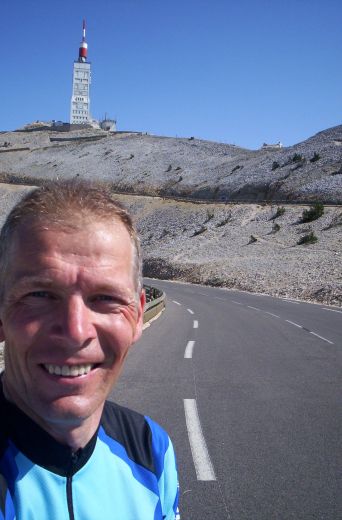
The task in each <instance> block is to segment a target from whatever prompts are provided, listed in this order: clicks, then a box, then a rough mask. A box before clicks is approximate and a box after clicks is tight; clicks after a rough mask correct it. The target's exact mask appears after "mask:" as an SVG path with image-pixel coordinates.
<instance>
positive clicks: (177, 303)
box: [172, 300, 182, 305]
mask: <svg viewBox="0 0 342 520" xmlns="http://www.w3.org/2000/svg"><path fill="white" fill-rule="evenodd" d="M172 301H173V303H175V304H176V305H182V304H181V303H179V302H176V300H172Z"/></svg>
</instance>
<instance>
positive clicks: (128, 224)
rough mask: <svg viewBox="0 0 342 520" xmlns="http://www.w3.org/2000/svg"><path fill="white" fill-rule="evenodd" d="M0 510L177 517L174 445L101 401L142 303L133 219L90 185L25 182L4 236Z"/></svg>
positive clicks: (41, 516) (132, 518) (16, 514)
mask: <svg viewBox="0 0 342 520" xmlns="http://www.w3.org/2000/svg"><path fill="white" fill-rule="evenodd" d="M0 262H1V274H0V341H5V371H4V373H3V374H2V378H1V386H0V414H1V426H0V519H2V518H3V519H6V520H9V519H14V518H16V519H17V520H32V519H38V520H64V519H65V520H67V519H71V520H73V519H75V520H97V519H99V520H107V519H108V520H109V519H110V520H149V519H151V520H157V519H167V520H170V519H172V520H174V519H175V518H176V517H178V515H177V513H176V509H177V495H178V493H177V473H176V465H175V458H174V452H173V448H172V444H171V442H170V440H169V438H168V436H167V435H166V433H165V432H164V431H163V430H162V429H161V428H160V426H158V425H157V424H156V423H154V422H153V421H152V420H151V419H150V418H148V417H144V416H142V415H140V414H138V413H136V412H133V411H131V410H128V409H126V408H122V407H119V406H118V405H116V404H114V403H109V402H106V398H107V396H108V394H109V393H110V391H111V389H112V387H113V385H114V383H115V382H116V381H117V379H118V377H119V374H120V372H121V369H122V366H123V364H124V361H125V358H126V356H127V354H128V351H129V349H130V347H131V345H132V344H133V343H134V342H135V341H137V340H138V339H139V337H140V335H141V331H142V321H143V308H144V303H145V296H144V291H143V289H142V282H141V257H140V250H139V241H138V238H137V235H136V232H135V229H134V227H133V224H132V220H131V217H130V216H129V214H128V213H127V211H126V210H125V209H123V208H122V207H121V206H120V205H118V204H117V203H115V202H113V200H112V199H111V197H110V195H109V194H108V193H106V192H105V191H104V190H102V189H100V188H99V187H94V186H90V185H89V184H86V183H80V182H78V183H76V182H73V181H69V182H63V183H57V182H56V183H51V184H49V185H47V186H45V187H42V188H38V189H36V190H34V191H33V192H31V193H29V194H28V195H27V196H26V197H24V199H23V200H22V201H21V202H19V204H17V206H16V207H14V209H13V210H12V212H11V213H10V214H9V216H8V218H7V220H6V222H5V224H4V226H3V228H2V231H1V235H0Z"/></svg>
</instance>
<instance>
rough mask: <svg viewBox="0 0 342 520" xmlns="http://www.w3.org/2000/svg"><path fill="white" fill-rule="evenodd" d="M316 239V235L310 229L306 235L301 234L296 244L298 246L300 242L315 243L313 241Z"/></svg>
mask: <svg viewBox="0 0 342 520" xmlns="http://www.w3.org/2000/svg"><path fill="white" fill-rule="evenodd" d="M317 241H318V238H317V237H316V235H315V233H314V232H313V231H311V233H308V234H307V235H303V236H302V237H300V239H299V240H298V242H297V244H298V245H299V246H300V245H302V244H315V242H317Z"/></svg>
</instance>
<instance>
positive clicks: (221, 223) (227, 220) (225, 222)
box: [215, 214, 231, 228]
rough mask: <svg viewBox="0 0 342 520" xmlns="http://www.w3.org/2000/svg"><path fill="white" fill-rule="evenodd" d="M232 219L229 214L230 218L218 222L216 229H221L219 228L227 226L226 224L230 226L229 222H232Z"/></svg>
mask: <svg viewBox="0 0 342 520" xmlns="http://www.w3.org/2000/svg"><path fill="white" fill-rule="evenodd" d="M230 219H231V215H230V214H229V215H228V217H226V218H224V219H223V220H221V221H220V222H218V223H217V224H216V225H215V227H217V228H219V227H222V226H225V225H226V224H228V222H229V221H230Z"/></svg>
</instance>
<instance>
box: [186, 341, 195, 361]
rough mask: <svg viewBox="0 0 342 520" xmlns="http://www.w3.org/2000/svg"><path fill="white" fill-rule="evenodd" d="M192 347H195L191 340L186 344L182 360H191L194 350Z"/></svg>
mask: <svg viewBox="0 0 342 520" xmlns="http://www.w3.org/2000/svg"><path fill="white" fill-rule="evenodd" d="M194 345H195V342H194V341H193V340H191V341H188V344H187V346H186V348H185V352H184V358H185V359H191V358H192V352H193V350H194Z"/></svg>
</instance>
